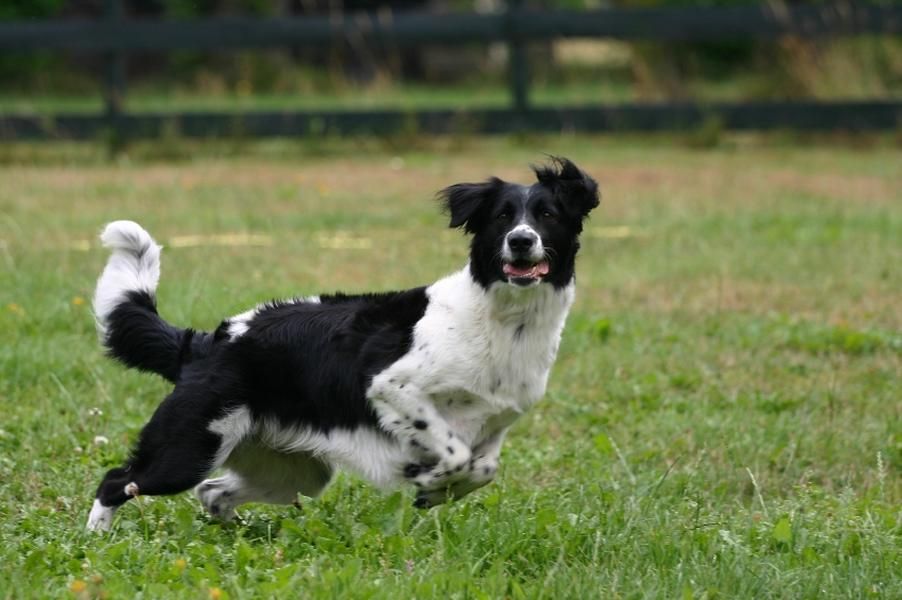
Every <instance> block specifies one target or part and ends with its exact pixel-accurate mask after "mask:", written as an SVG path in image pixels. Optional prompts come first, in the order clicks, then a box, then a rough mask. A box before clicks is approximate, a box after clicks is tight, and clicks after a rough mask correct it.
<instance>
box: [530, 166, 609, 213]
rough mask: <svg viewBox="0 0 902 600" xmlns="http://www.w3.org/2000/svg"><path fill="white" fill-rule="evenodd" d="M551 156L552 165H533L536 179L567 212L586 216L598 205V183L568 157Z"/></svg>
mask: <svg viewBox="0 0 902 600" xmlns="http://www.w3.org/2000/svg"><path fill="white" fill-rule="evenodd" d="M550 158H551V164H550V165H543V166H540V167H533V171H535V172H536V179H538V180H539V183H541V184H542V185H544V186H546V187H548V188H549V189H550V190H551V191H552V193H553V194H554V195H555V197H556V198H557V199H558V201H559V202H560V203H561V206H562V207H563V209H564V210H565V211H567V213H569V214H570V215H571V216H573V217H577V218H579V219H584V218H586V215H588V214H589V212H590V211H591V210H592V209H593V208H595V207H596V206H598V183H597V182H596V181H595V180H594V179H592V178H591V177H589V176H588V175H586V174H585V173H584V172H583V171H582V169H580V168H579V167H577V166H576V165H575V164H573V163H572V162H571V161H569V160H567V159H566V158H563V157H558V156H552V157H550Z"/></svg>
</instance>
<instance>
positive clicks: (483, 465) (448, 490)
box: [414, 427, 509, 508]
mask: <svg viewBox="0 0 902 600" xmlns="http://www.w3.org/2000/svg"><path fill="white" fill-rule="evenodd" d="M508 429H509V427H504V428H501V429H498V430H496V431H495V432H493V433H492V434H491V435H489V437H487V438H486V439H485V440H483V441H482V442H480V443H479V444H477V446H476V447H475V448H473V451H472V457H471V458H470V462H469V463H468V464H467V466H466V468H465V469H463V470H462V471H461V472H460V473H459V474H458V475H456V476H455V481H453V482H452V483H451V484H450V485H449V486H446V487H441V488H433V489H423V490H421V491H420V492H418V493H417V498H416V500H415V501H414V506H417V507H419V508H429V507H431V506H436V505H437V504H442V503H444V502H448V501H449V500H457V499H459V498H463V497H464V496H466V495H467V494H469V493H470V492H473V491H475V490H478V489H479V488H481V487H483V486H484V485H486V484H488V483H489V482H491V481H492V480H493V479H495V474H496V473H497V472H498V461H499V459H500V458H501V444H502V442H504V436H505V435H506V434H507V430H508Z"/></svg>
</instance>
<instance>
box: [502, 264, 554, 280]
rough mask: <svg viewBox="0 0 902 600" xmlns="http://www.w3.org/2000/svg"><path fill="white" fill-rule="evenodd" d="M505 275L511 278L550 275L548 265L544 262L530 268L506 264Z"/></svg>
mask: <svg viewBox="0 0 902 600" xmlns="http://www.w3.org/2000/svg"><path fill="white" fill-rule="evenodd" d="M503 270H504V274H505V275H507V276H509V277H542V276H544V275H548V263H547V262H545V261H542V262H540V263H538V264H535V265H530V266H528V267H518V266H515V265H512V264H510V263H505V265H504V267H503Z"/></svg>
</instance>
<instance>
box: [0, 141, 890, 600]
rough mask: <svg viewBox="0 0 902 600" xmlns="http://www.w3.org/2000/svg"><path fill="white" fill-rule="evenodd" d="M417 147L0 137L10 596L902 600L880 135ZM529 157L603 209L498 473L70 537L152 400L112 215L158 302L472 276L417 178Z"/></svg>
mask: <svg viewBox="0 0 902 600" xmlns="http://www.w3.org/2000/svg"><path fill="white" fill-rule="evenodd" d="M418 148H419V149H417V150H410V151H402V150H398V149H397V147H394V148H392V149H391V150H392V151H386V150H387V147H384V146H379V145H378V144H373V143H360V144H357V143H354V142H349V143H346V144H343V145H340V146H339V147H333V148H330V149H329V150H328V151H324V150H323V149H322V148H318V149H317V150H316V151H309V149H307V148H306V147H305V146H302V145H293V144H288V143H285V144H284V145H281V146H279V145H275V146H273V145H267V144H260V145H257V146H253V147H249V148H246V149H245V150H246V151H241V152H237V151H232V152H226V153H216V152H209V153H205V152H203V150H202V149H198V151H197V152H193V151H192V152H188V153H187V154H188V155H192V156H191V157H190V158H187V159H184V160H182V161H180V162H159V161H152V160H146V159H141V158H140V157H136V155H133V156H132V158H131V160H126V159H122V160H120V161H118V162H115V163H112V164H108V163H105V162H103V161H102V160H98V159H97V158H96V156H97V153H96V152H95V151H94V150H91V149H85V148H83V147H77V146H69V147H65V148H62V149H61V150H60V151H59V153H58V156H56V157H55V158H54V157H50V158H48V157H47V156H45V154H46V153H47V152H49V151H48V150H47V149H46V148H38V149H35V148H33V147H23V148H20V149H18V150H15V151H12V150H9V148H7V149H6V150H4V161H3V164H2V165H0V182H2V185H0V214H2V220H0V251H2V259H3V268H2V271H0V327H2V332H3V343H2V345H0V376H2V381H0V410H2V420H0V564H2V565H4V566H3V567H2V569H0V597H3V598H23V597H35V598H38V597H40V598H64V597H73V596H74V597H78V598H93V597H97V598H102V597H108V598H132V597H143V598H162V597H183V598H257V597H261V598H266V597H303V598H345V597H353V598H407V597H410V598H413V597H416V598H474V599H479V598H513V599H517V598H554V599H558V598H614V597H626V598H640V597H648V598H687V599H688V598H765V597H779V598H824V597H851V598H870V597H875V598H899V597H902V510H900V505H902V477H900V466H902V424H900V418H902V333H900V331H902V269H900V265H902V171H900V165H902V151H900V148H899V146H898V145H896V146H893V145H891V144H890V143H878V144H877V145H874V146H862V147H852V146H848V145H847V146H842V145H835V144H834V145H831V144H822V145H797V146H793V145H789V144H776V143H756V142H743V141H741V140H740V141H737V142H735V143H731V144H729V145H727V146H724V147H720V148H717V149H712V150H691V149H688V148H686V147H683V146H681V145H678V144H675V143H673V142H668V141H665V140H663V139H660V138H647V139H636V138H580V137H576V138H573V137H562V138H557V137H541V138H526V139H521V140H519V141H516V142H513V141H511V140H506V139H495V140H490V141H484V140H465V141H460V142H456V143H451V144H448V145H441V144H431V145H423V146H421V147H418ZM542 152H550V153H560V154H564V155H566V156H568V157H570V158H572V159H574V160H575V161H576V162H577V163H578V164H580V165H581V166H582V167H584V168H585V169H586V170H587V171H589V172H590V173H592V174H593V175H594V176H595V177H596V178H597V179H598V180H599V182H600V183H601V185H602V188H603V201H602V206H601V207H600V208H599V209H598V210H597V211H596V212H595V213H594V214H593V217H592V219H591V223H590V224H589V226H588V228H587V231H586V233H585V236H584V240H583V250H582V252H581V257H580V261H579V265H578V271H579V278H578V279H579V281H578V284H579V285H578V288H579V292H578V299H577V302H576V305H575V307H574V310H573V312H572V313H571V316H570V319H569V321H568V325H567V328H566V331H565V334H564V340H563V343H562V346H561V350H560V354H559V356H558V361H557V364H556V366H555V369H554V371H553V374H552V377H551V382H550V385H549V389H548V393H547V396H546V398H545V400H544V401H543V402H542V403H541V404H539V405H538V406H537V407H536V408H535V409H534V410H533V411H532V412H531V413H529V414H528V415H527V416H526V417H525V418H523V419H522V420H521V421H520V422H519V423H518V424H517V425H516V426H515V427H514V429H513V431H512V433H511V435H510V436H509V438H508V442H507V444H506V446H505V448H504V452H503V454H502V469H501V472H500V476H499V478H498V480H497V481H496V482H495V483H493V484H492V485H490V486H489V487H487V488H485V489H483V490H481V491H479V492H477V493H475V494H473V495H472V496H470V497H467V498H466V499H464V500H462V501H460V502H457V503H455V504H452V505H449V506H443V507H440V508H437V509H433V510H431V511H428V512H423V511H418V510H416V509H414V508H412V507H411V506H410V504H411V501H412V499H413V495H412V493H411V491H410V490H403V491H399V492H394V493H392V492H388V493H382V492H379V491H377V490H374V489H372V488H371V487H368V486H367V485H365V484H363V483H361V482H360V481H358V480H356V479H354V478H352V477H347V476H342V477H340V478H339V479H338V480H337V481H336V483H335V484H334V485H333V486H332V487H331V488H329V490H328V491H327V492H326V493H325V495H324V496H323V497H322V498H321V499H318V500H315V501H312V500H304V499H302V504H303V510H302V511H298V510H297V509H293V508H290V507H269V506H263V505H254V506H249V507H247V508H245V509H244V510H242V511H241V521H240V522H239V523H235V524H229V525H220V524H217V523H215V522H212V521H211V520H210V519H209V518H208V517H207V516H205V515H204V514H203V513H202V511H201V509H200V507H199V505H198V503H197V502H196V501H195V500H194V498H193V497H192V496H191V495H190V494H184V495H181V496H178V497H173V498H141V499H139V500H138V501H136V502H132V503H130V504H129V505H127V506H126V507H124V508H123V509H122V510H121V511H120V512H119V515H118V519H117V522H116V525H115V527H114V530H113V531H112V533H110V534H109V535H95V534H87V533H85V532H84V531H83V527H84V522H85V519H86V516H87V512H88V510H89V508H90V505H91V500H92V496H93V491H94V488H95V486H96V485H97V483H98V481H99V479H100V477H101V476H102V474H103V472H104V471H105V470H106V469H107V468H109V467H111V466H113V465H118V464H119V463H120V461H122V460H123V458H124V457H125V455H126V452H127V449H128V445H129V443H130V442H131V441H132V440H134V439H135V436H136V434H137V432H138V430H139V428H140V427H141V425H142V424H143V423H144V422H145V420H146V419H147V418H148V417H149V415H150V413H151V412H152V411H153V409H154V408H155V407H156V405H157V403H158V402H159V400H160V399H161V398H162V397H163V396H164V395H165V394H166V392H167V385H166V384H165V383H164V382H163V381H161V380H159V379H158V378H154V377H151V376H147V375H141V374H138V373H135V372H127V371H125V370H124V369H122V368H120V367H118V366H117V365H114V364H113V363H111V362H110V361H108V360H106V359H104V357H103V356H102V353H101V351H100V349H99V347H98V344H97V341H96V336H95V333H94V329H93V321H92V316H91V313H90V307H89V305H90V297H91V294H92V291H93V285H94V282H95V280H96V278H97V276H98V274H99V273H100V270H101V268H102V266H103V264H104V261H105V253H104V252H103V251H102V250H101V249H99V248H98V245H97V243H96V235H97V233H98V231H99V229H100V227H101V226H102V225H103V224H104V223H105V222H107V221H109V220H112V219H118V218H132V219H135V220H138V221H140V222H141V223H142V224H144V225H145V227H147V228H148V229H149V231H151V233H153V234H154V235H155V236H156V237H157V239H158V240H159V241H161V242H162V243H163V244H164V245H166V246H167V248H166V250H165V251H164V253H163V275H162V280H161V287H160V290H159V306H160V309H161V312H162V314H163V315H164V316H165V317H166V318H168V319H169V320H171V321H173V322H175V323H178V324H183V325H188V324H190V325H193V326H195V327H200V328H211V327H214V326H215V325H216V324H217V323H218V321H219V319H220V318H221V317H223V316H227V315H230V314H234V313H237V312H240V311H242V310H244V309H246V308H247V307H249V306H251V305H253V304H254V303H256V302H257V301H259V300H261V299H265V298H270V297H280V296H288V295H295V294H309V293H315V292H319V291H328V290H335V289H341V290H379V289H393V288H401V287H407V286H413V285H419V284H423V283H427V282H430V281H433V280H434V279H436V278H438V277H439V276H441V275H443V274H445V273H447V272H450V271H452V270H455V269H457V268H459V267H460V266H461V265H462V264H463V262H464V261H465V257H466V240H465V239H464V237H463V236H462V234H460V233H458V232H456V231H450V230H447V229H445V228H444V227H445V224H446V220H445V218H444V217H443V216H442V215H440V214H439V211H438V210H437V206H436V204H435V203H434V202H433V201H432V195H433V193H434V192H435V191H436V190H438V189H440V188H442V187H444V186H446V185H448V184H450V183H455V182H459V181H462V180H479V179H482V178H484V177H486V176H488V175H490V174H497V175H500V176H502V177H505V178H510V179H513V180H520V181H526V180H528V179H529V175H530V173H529V171H528V168H527V166H528V164H529V163H530V162H535V161H541V160H542ZM16 157H19V158H16ZM101 436H102V437H101ZM105 440H108V443H105Z"/></svg>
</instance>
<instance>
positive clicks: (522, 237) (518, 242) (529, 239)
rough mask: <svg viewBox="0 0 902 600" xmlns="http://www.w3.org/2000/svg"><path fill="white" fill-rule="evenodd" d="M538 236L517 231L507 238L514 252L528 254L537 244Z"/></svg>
mask: <svg viewBox="0 0 902 600" xmlns="http://www.w3.org/2000/svg"><path fill="white" fill-rule="evenodd" d="M536 240H537V237H536V234H534V233H530V232H528V231H517V232H514V233H511V234H510V235H509V236H507V245H508V246H510V249H511V251H512V252H526V251H527V250H529V249H530V248H532V246H533V244H535V243H536Z"/></svg>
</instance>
